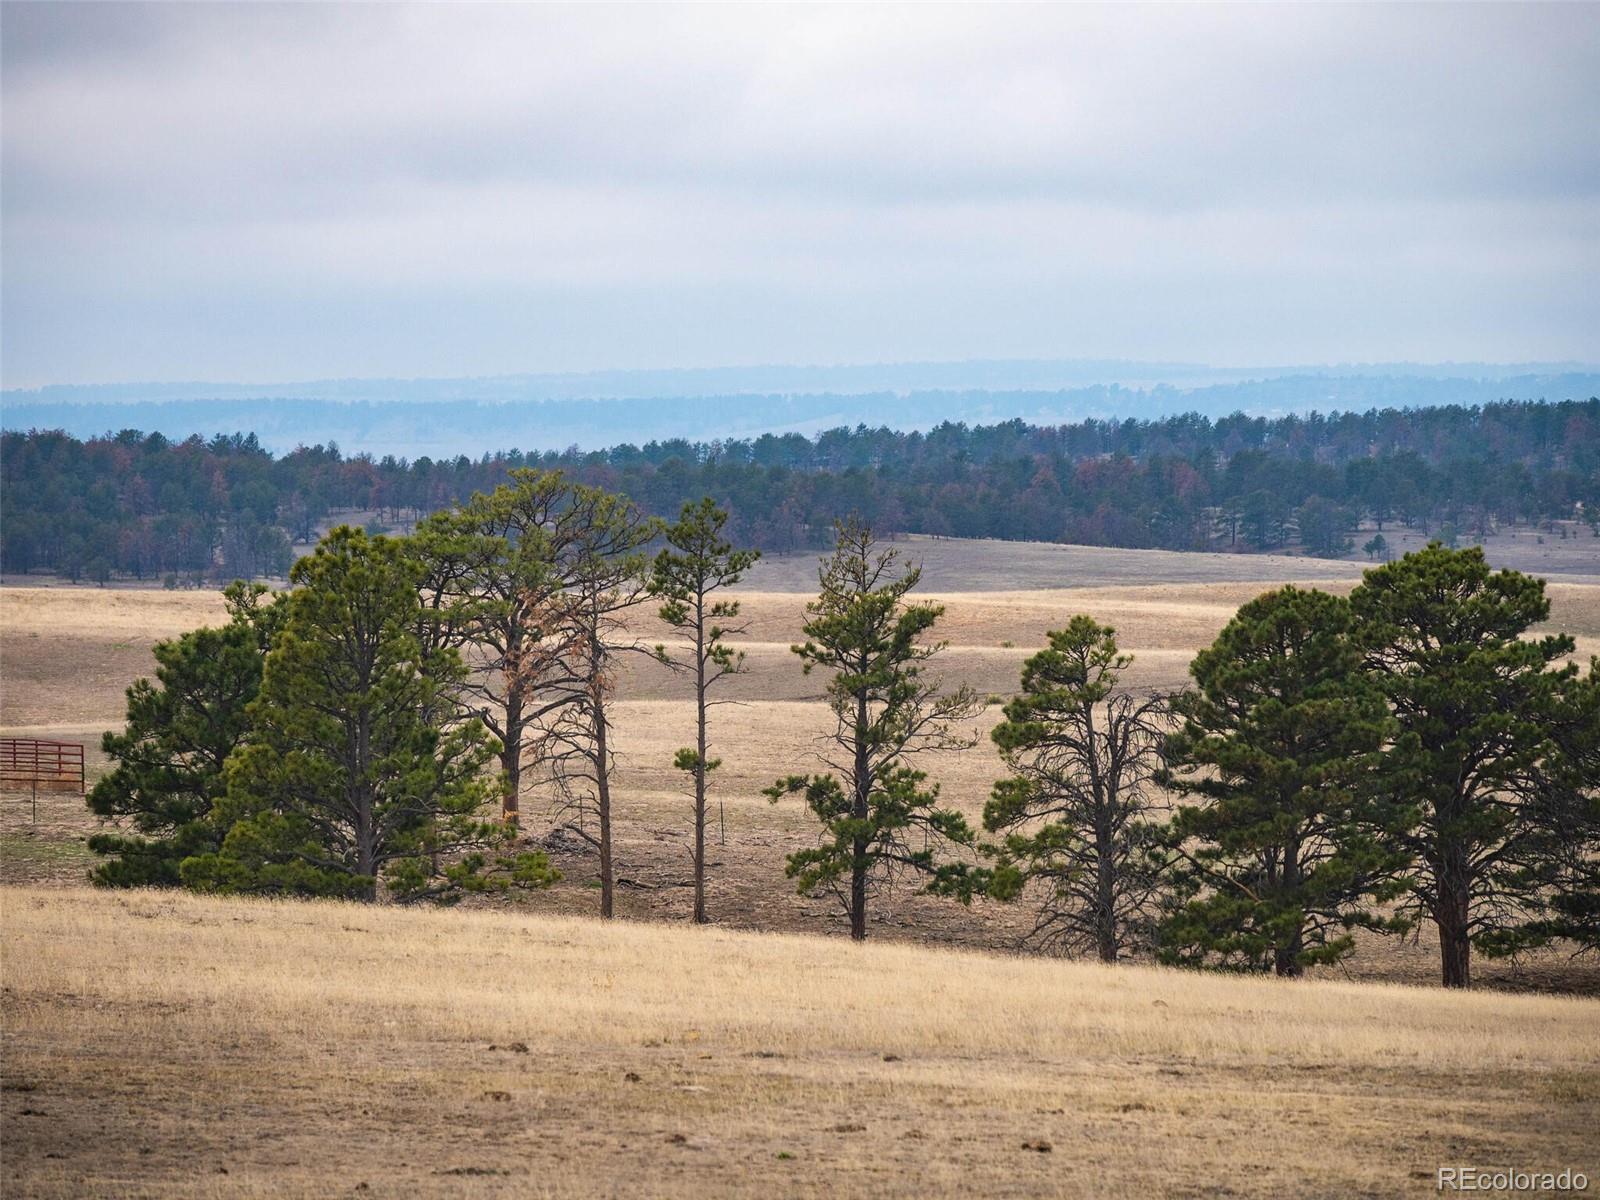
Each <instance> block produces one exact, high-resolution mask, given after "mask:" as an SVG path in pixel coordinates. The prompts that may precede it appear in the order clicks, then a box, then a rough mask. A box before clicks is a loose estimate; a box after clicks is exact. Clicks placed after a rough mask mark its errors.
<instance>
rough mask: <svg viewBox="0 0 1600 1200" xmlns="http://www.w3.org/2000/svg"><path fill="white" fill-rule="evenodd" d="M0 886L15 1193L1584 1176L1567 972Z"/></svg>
mask: <svg viewBox="0 0 1600 1200" xmlns="http://www.w3.org/2000/svg"><path fill="white" fill-rule="evenodd" d="M0 898H3V904H4V928H5V982H4V988H5V990H4V993H3V1002H4V1003H3V1015H4V1022H5V1031H6V1043H7V1053H6V1063H5V1075H4V1084H5V1090H4V1092H3V1117H4V1129H3V1144H4V1147H5V1149H4V1158H5V1166H4V1185H5V1186H4V1190H5V1193H6V1194H7V1195H8V1196H24V1195H73V1196H81V1195H119V1196H130V1195H157V1194H159V1195H163V1196H174V1195H176V1196H189V1195H194V1196H218V1195H229V1196H231V1195H266V1194H272V1195H288V1196H297V1195H298V1196H324V1195H334V1194H346V1193H349V1192H351V1191H352V1189H355V1188H356V1187H357V1185H359V1184H366V1185H368V1186H367V1188H366V1189H365V1191H364V1192H363V1193H362V1194H374V1195H454V1194H465V1193H468V1192H470V1193H471V1194H474V1195H504V1196H529V1195H542V1194H585V1195H623V1194H628V1195H635V1194H651V1195H669V1196H671V1195H696V1196H707V1195H709V1196H716V1195H731V1194H734V1193H741V1194H749V1193H759V1192H760V1191H763V1190H765V1191H767V1192H768V1193H771V1194H784V1195H791V1194H798V1195H807V1194H816V1195H830V1196H840V1195H866V1194H873V1195H876V1196H894V1195H923V1194H930V1193H931V1194H944V1193H950V1192H957V1191H961V1192H965V1193H967V1194H981V1195H1017V1196H1022V1195H1029V1196H1032V1195H1050V1194H1061V1195H1091V1194H1092V1195H1100V1196H1104V1195H1113V1196H1114V1195H1140V1196H1142V1195H1195V1194H1206V1195H1217V1194H1228V1195H1244V1196H1256V1195H1259V1196H1268V1195H1282V1194H1294V1195H1327V1196H1334V1195H1339V1196H1345V1195H1356V1194H1372V1195H1395V1194H1402V1193H1406V1192H1415V1193H1416V1194H1418V1195H1421V1194H1423V1193H1425V1192H1426V1193H1431V1192H1432V1191H1433V1184H1432V1173H1433V1171H1434V1169H1435V1167H1436V1166H1438V1165H1440V1164H1443V1163H1472V1164H1479V1165H1485V1166H1487V1165H1500V1166H1505V1165H1513V1166H1529V1167H1531V1166H1543V1165H1549V1164H1555V1165H1557V1166H1560V1165H1570V1166H1573V1167H1577V1168H1583V1169H1586V1170H1587V1171H1588V1173H1589V1175H1590V1178H1596V1177H1600V1145H1597V1144H1596V1143H1595V1141H1594V1137H1593V1132H1594V1129H1595V1128H1596V1127H1597V1124H1600V1005H1597V1004H1596V1003H1595V1002H1593V1001H1589V1000H1579V999H1570V998H1556V997H1536V996H1506V995H1491V994H1476V993H1475V994H1466V995H1460V994H1446V993H1443V992H1441V991H1438V990H1422V989H1411V988H1403V987H1391V986H1381V985H1373V984H1350V983H1343V982H1336V981H1331V980H1330V981H1320V982H1315V983H1300V984H1281V983H1277V982H1273V981H1270V980H1245V979H1234V978H1225V977H1210V976H1196V975H1192V974H1187V973H1177V972H1168V971H1161V970H1155V969H1150V968H1139V967H1124V968H1118V969H1115V970H1109V969H1105V968H1101V967H1098V966H1095V965H1089V964H1064V963H1059V962H1052V961H1042V960H1038V959H1024V958H1015V957H1001V956H990V955H980V954H974V953H967V952H954V951H940V950H931V949H927V948H919V947H910V946H903V945H872V944H869V945H868V946H866V947H864V948H861V947H853V946H851V945H849V944H847V943H846V942H844V941H843V940H842V939H838V938H831V939H824V938H814V937H800V936H782V935H773V934H748V933H734V932H728V931H720V930H693V929H689V928H685V927H679V926H662V925H643V924H635V923H617V924H613V925H606V924H602V923H599V922H597V921H592V920H587V919H578V918H569V917H556V916H540V917H528V916H522V915H516V914H505V913H491V912H437V911H423V912H411V911H401V910H394V909H370V908H361V907H356V906H348V905H336V904H291V903H268V902H254V901H251V902H245V901H233V902H228V901H215V900H203V899H198V898H194V897H187V896H181V895H157V894H148V893H146V894H132V895H128V894H122V895H115V894H104V893H94V892H90V891H86V890H63V889H50V890H32V889H6V890H5V891H4V892H0ZM1041 1141H1043V1142H1048V1143H1049V1144H1050V1146H1051V1152H1049V1153H1040V1152H1038V1151H1037V1150H1027V1149H1024V1147H1023V1143H1025V1142H1029V1143H1034V1144H1038V1143H1039V1142H1041ZM224 1172H225V1174H224Z"/></svg>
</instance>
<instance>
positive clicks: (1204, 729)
mask: <svg viewBox="0 0 1600 1200" xmlns="http://www.w3.org/2000/svg"><path fill="white" fill-rule="evenodd" d="M1352 628H1353V618H1352V614H1351V610H1350V605H1349V603H1348V602H1347V601H1345V600H1344V599H1342V598H1340V597H1337V596H1331V595H1328V594H1327V593H1325V592H1319V591H1303V590H1301V589H1300V588H1296V587H1292V586H1291V587H1285V588H1281V589H1279V590H1278V591H1274V592H1267V593H1266V594H1264V595H1262V596H1259V597H1257V598H1256V599H1255V600H1252V601H1250V603H1248V604H1246V605H1244V607H1242V608H1241V609H1240V610H1239V612H1238V614H1237V615H1236V616H1235V617H1234V618H1233V620H1232V621H1230V622H1229V623H1228V624H1227V626H1226V627H1225V628H1224V629H1223V630H1222V632H1221V633H1220V634H1219V635H1218V636H1217V639H1216V641H1215V642H1214V643H1212V645H1211V646H1210V647H1209V648H1208V649H1205V650H1202V651H1201V652H1200V653H1199V654H1198V655H1196V656H1195V660H1194V662H1193V664H1192V665H1191V666H1190V673H1191V674H1192V675H1193V676H1194V680H1195V684H1196V688H1195V690H1193V691H1190V692H1186V693H1183V694H1181V695H1179V696H1178V697H1176V698H1175V699H1174V701H1173V707H1174V709H1175V710H1176V712H1177V714H1178V715H1179V717H1180V718H1181V719H1182V721H1183V724H1182V727H1181V728H1180V729H1179V730H1177V731H1176V732H1175V733H1174V734H1172V735H1171V737H1170V738H1169V739H1168V743H1167V756H1168V761H1169V763H1170V767H1169V769H1168V770H1166V771H1164V772H1163V774H1162V777H1161V778H1162V782H1163V783H1165V784H1166V785H1167V786H1168V787H1170V788H1172V789H1173V790H1174V791H1176V792H1178V793H1179V794H1181V795H1183V796H1193V797H1198V798H1200V799H1201V800H1202V803H1200V804H1197V805H1182V806H1180V807H1179V808H1178V810H1177V812H1176V813H1175V815H1174V818H1173V822H1172V830H1171V845H1172V847H1173V849H1174V851H1175V853H1177V854H1178V855H1179V856H1180V857H1181V859H1182V860H1183V862H1184V863H1185V864H1186V865H1187V870H1183V871H1180V872H1179V873H1178V875H1177V880H1178V892H1177V903H1176V904H1175V905H1174V908H1173V911H1172V912H1171V913H1170V915H1169V916H1168V917H1167V919H1166V920H1165V921H1164V922H1163V925H1162V929H1161V951H1160V953H1161V957H1162V958H1163V959H1165V960H1166V961H1168V962H1173V963H1181V964H1185V965H1194V966H1199V965H1207V964H1215V965H1217V966H1221V967H1223V968H1225V969H1231V970H1257V971H1259V970H1272V971H1274V972H1276V973H1277V974H1278V975H1284V976H1297V975H1299V974H1301V973H1302V971H1303V970H1304V968H1305V967H1307V966H1309V965H1312V964H1315V963H1327V962H1334V961H1337V960H1338V959H1339V958H1340V957H1342V956H1343V955H1345V954H1346V953H1348V952H1349V950H1350V949H1351V945H1352V939H1351V937H1350V930H1352V929H1354V928H1356V927H1358V926H1364V927H1367V928H1373V929H1381V930H1391V929H1396V928H1398V927H1399V926H1398V925H1397V924H1396V923H1395V921H1394V920H1393V919H1387V918H1385V917H1383V916H1382V915H1380V913H1379V912H1378V911H1377V909H1376V907H1375V906H1376V905H1377V904H1380V903H1382V902H1383V901H1386V900H1389V899H1392V898H1394V897H1395V896H1396V895H1398V894H1399V893H1400V891H1401V889H1402V886H1403V885H1402V883H1401V882H1400V881H1399V872H1400V870H1401V869H1402V868H1403V867H1404V866H1405V861H1406V859H1405V856H1404V855H1403V854H1400V853H1397V851H1396V850H1395V849H1394V837H1395V835H1396V833H1397V832H1398V831H1399V830H1400V829H1401V828H1403V827H1404V825H1405V823H1406V821H1407V820H1408V819H1409V814H1408V813H1407V812H1406V811H1405V810H1404V809H1403V808H1402V807H1400V806H1399V805H1397V804H1395V803H1393V802H1392V801H1390V800H1389V799H1387V798H1386V797H1385V796H1383V795H1381V794H1380V793H1379V791H1378V789H1377V788H1376V787H1375V786H1374V779H1375V773H1376V768H1377V763H1378V751H1379V748H1380V747H1381V746H1382V745H1383V743H1384V740H1385V738H1386V736H1387V735H1388V733H1389V732H1390V730H1391V728H1392V722H1391V721H1390V719H1389V716H1388V712H1387V710H1386V708H1385V705H1384V702H1383V697H1382V695H1381V694H1380V693H1379V692H1378V691H1377V689H1376V688H1375V687H1374V686H1373V685H1372V682H1371V681H1370V679H1369V678H1368V677H1367V676H1366V674H1365V673H1364V672H1363V671H1362V657H1361V649H1360V647H1359V646H1358V645H1357V644H1356V642H1355V641H1354V640H1353V638H1352Z"/></svg>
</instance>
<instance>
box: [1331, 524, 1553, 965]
mask: <svg viewBox="0 0 1600 1200" xmlns="http://www.w3.org/2000/svg"><path fill="white" fill-rule="evenodd" d="M1350 601H1351V604H1352V606H1353V609H1354V612H1355V615H1356V618H1357V620H1358V622H1359V623H1360V628H1361V631H1362V638H1363V642H1364V644H1365V646H1366V648H1367V665H1368V667H1369V669H1370V673H1371V678H1372V679H1373V680H1374V682H1375V683H1376V684H1377V686H1378V687H1379V688H1380V689H1381V690H1382V693H1383V695H1384V696H1385V697H1386V698H1387V700H1388V702H1389V705H1390V708H1391V709H1392V710H1393V713H1394V717H1395V719H1396V721H1397V722H1398V727H1399V728H1398V733H1397V735H1396V736H1395V738H1394V739H1393V742H1392V744H1391V745H1390V746H1389V748H1388V750H1387V751H1386V753H1385V755H1384V773H1385V777H1386V781H1387V786H1388V787H1389V788H1390V789H1391V790H1392V791H1394V792H1395V793H1396V794H1399V795H1403V796H1406V797H1407V798H1409V799H1410V800H1411V802H1412V803H1413V804H1414V805H1415V806H1416V809H1417V820H1416V822H1415V823H1414V824H1413V825H1412V827H1411V828H1410V829H1409V830H1408V831H1407V832H1406V833H1405V835H1404V837H1403V838H1402V840H1401V845H1402V846H1403V847H1404V849H1405V851H1406V852H1407V854H1408V855H1410V856H1411V857H1412V858H1413V859H1414V860H1415V863H1416V866H1415V869H1414V870H1413V872H1412V882H1411V889H1410V902H1411V907H1412V908H1414V909H1415V910H1417V911H1418V912H1420V913H1421V914H1423V915H1426V916H1427V917H1429V918H1431V919H1432V920H1433V922H1434V924H1435V925H1436V926H1437V927H1438V930H1439V949H1440V968H1441V973H1442V975H1443V978H1444V984H1445V986H1446V987H1468V986H1470V985H1471V982H1472V948H1473V946H1475V945H1476V946H1477V947H1478V948H1480V949H1482V950H1483V951H1485V952H1486V953H1491V954H1493V953H1507V952H1511V951H1514V950H1516V949H1518V948H1520V946H1521V945H1522V944H1523V940H1522V938H1521V937H1520V936H1518V934H1517V932H1516V931H1517V928H1518V926H1520V925H1522V924H1524V923H1525V922H1526V921H1527V920H1528V918H1529V917H1530V916H1531V915H1532V914H1533V913H1535V912H1536V911H1537V909H1538V908H1539V906H1540V904H1541V900H1540V897H1541V896H1542V894H1543V893H1544V891H1545V890H1546V889H1547V888H1548V887H1549V886H1550V884H1551V883H1552V882H1553V881H1554V877H1555V874H1556V870H1557V864H1558V862H1559V858H1560V837H1559V834H1558V833H1557V831H1555V830H1553V829H1552V828H1551V826H1550V824H1549V822H1548V821H1546V820H1545V819H1543V816H1542V814H1543V813H1544V812H1545V811H1547V808H1548V805H1549V803H1550V802H1551V799H1552V797H1553V795H1554V794H1555V793H1557V792H1559V790H1560V789H1561V787H1562V772H1563V770H1564V764H1565V762H1566V760H1565V758H1564V756H1563V751H1562V744H1561V730H1562V728H1563V723H1564V712H1565V711H1566V701H1565V700H1564V696H1565V694H1566V693H1567V692H1568V691H1569V690H1570V689H1571V688H1572V687H1573V686H1574V685H1575V684H1576V682H1577V668H1576V667H1575V666H1570V665H1568V666H1558V665H1557V664H1559V663H1561V662H1562V660H1564V659H1565V658H1566V657H1567V656H1568V655H1569V654H1571V653H1572V650H1573V640H1572V639H1571V638H1570V637H1567V636H1565V635H1548V636H1546V637H1542V638H1538V639H1532V638H1526V637H1524V636H1523V635H1524V634H1526V633H1527V632H1528V630H1529V629H1531V628H1532V627H1533V626H1534V625H1536V624H1538V623H1539V622H1541V621H1543V620H1545V619H1546V618H1547V617H1548V616H1549V615H1550V601H1549V600H1548V599H1547V598H1546V597H1545V594H1544V581H1543V580H1542V579H1534V578H1532V577H1530V576H1527V575H1524V574H1522V573H1520V572H1518V571H1491V570H1490V569H1489V566H1488V563H1487V562H1485V560H1484V556H1483V550H1482V549H1481V548H1480V547H1477V546H1473V547H1469V548H1467V549H1464V550H1451V549H1447V548H1446V547H1444V546H1442V545H1440V544H1439V543H1438V542H1434V543H1432V544H1431V545H1429V546H1428V547H1427V548H1426V549H1424V550H1420V551H1417V552H1415V553H1412V554H1407V555H1406V556H1405V557H1404V558H1401V559H1399V560H1398V561H1395V562H1391V563H1387V564H1385V565H1384V566H1381V567H1375V568H1373V569H1372V570H1369V571H1367V572H1366V575H1365V578H1364V581H1363V582H1362V584H1361V586H1360V587H1358V588H1357V589H1356V590H1355V592H1354V593H1352V595H1351V597H1350Z"/></svg>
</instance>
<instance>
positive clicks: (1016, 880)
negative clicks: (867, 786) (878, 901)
mask: <svg viewBox="0 0 1600 1200" xmlns="http://www.w3.org/2000/svg"><path fill="white" fill-rule="evenodd" d="M1049 640H1050V645H1049V646H1048V647H1047V648H1046V649H1044V650H1041V651H1040V652H1039V653H1037V654H1035V655H1033V656H1032V657H1031V658H1029V659H1028V661H1027V662H1026V663H1024V664H1023V667H1022V691H1021V693H1020V694H1019V695H1018V696H1017V697H1016V698H1015V699H1013V700H1012V701H1011V702H1010V703H1009V704H1007V705H1006V707H1005V720H1004V721H1002V722H1001V723H1000V724H999V725H996V726H995V728H994V732H993V733H992V734H991V735H990V736H991V737H992V738H993V739H994V743H995V745H996V746H998V747H999V748H1000V757H1001V759H1002V760H1003V761H1004V762H1005V764H1006V766H1007V767H1009V768H1010V769H1011V770H1012V771H1013V772H1014V773H1013V774H1012V775H1011V776H1010V777H1008V778H1006V779H1002V780H1000V781H999V782H998V783H996V784H995V786H994V794H993V796H992V797H991V799H990V800H989V803H988V804H987V805H985V806H984V810H983V824H984V828H985V829H987V830H988V831H989V832H991V833H1005V834H1006V835H1007V836H1006V837H1005V839H1004V841H1003V842H1002V843H1001V844H1000V845H999V846H998V847H996V848H995V849H996V852H997V854H998V860H999V861H998V864H997V866H996V867H995V869H994V873H993V876H992V877H991V879H990V880H989V883H988V887H987V890H988V893H989V894H990V895H991V896H994V897H997V898H999V899H1009V898H1012V897H1014V896H1015V895H1017V894H1019V892H1020V891H1021V890H1022V889H1023V888H1024V887H1025V886H1027V885H1028V884H1033V885H1034V886H1035V887H1036V888H1037V889H1039V890H1040V891H1041V892H1042V902H1041V904H1040V908H1039V917H1038V921H1037V922H1036V924H1035V926H1034V930H1033V934H1034V936H1035V937H1036V938H1037V939H1039V940H1040V941H1041V942H1043V943H1045V944H1050V945H1057V946H1060V947H1061V948H1062V949H1064V950H1067V951H1071V952H1082V951H1090V952H1093V953H1094V954H1096V955H1097V956H1098V957H1099V958H1100V960H1101V961H1102V962H1116V961H1117V959H1118V958H1119V957H1120V956H1121V955H1122V954H1124V953H1126V952H1127V951H1128V950H1129V949H1131V948H1132V947H1133V946H1134V945H1136V944H1139V943H1142V942H1144V941H1145V940H1146V939H1147V938H1148V936H1149V929H1148V925H1149V918H1150V914H1151V911H1152V908H1153V904H1154V900H1155V897H1156V895H1157V892H1158V889H1159V887H1160V883H1161V872H1160V871H1159V869H1158V865H1159V864H1158V861H1157V860H1156V859H1155V857H1154V856H1153V854H1152V852H1153V851H1154V850H1155V849H1156V843H1157V840H1158V839H1157V837H1156V834H1155V830H1154V827H1153V825H1152V823H1151V821H1150V820H1149V804H1150V797H1149V788H1148V785H1149V783H1150V780H1151V778H1152V777H1153V775H1154V774H1155V772H1156V770H1157V768H1158V767H1159V765H1160V749H1161V739H1162V736H1163V733H1164V731H1165V728H1166V726H1167V724H1168V722H1167V719H1166V702H1165V700H1164V699H1163V698H1162V697H1160V696H1154V695H1143V696H1141V695H1136V694H1134V693H1132V692H1128V691H1124V690H1119V689H1118V686H1117V685H1118V682H1119V677H1120V676H1121V674H1122V672H1123V671H1124V670H1126V669H1127V667H1128V664H1129V663H1131V662H1132V661H1133V660H1132V658H1131V656H1129V655H1125V654H1121V653H1119V652H1118V650H1117V641H1116V632H1115V631H1114V630H1113V629H1111V628H1110V627H1108V626H1105V625H1100V624H1098V623H1097V622H1096V621H1094V620H1093V619H1092V618H1090V617H1087V616H1076V617H1074V618H1073V619H1072V621H1071V622H1070V623H1069V624H1068V625H1067V627H1066V628H1065V629H1059V630H1056V631H1054V632H1052V633H1051V634H1050V635H1049Z"/></svg>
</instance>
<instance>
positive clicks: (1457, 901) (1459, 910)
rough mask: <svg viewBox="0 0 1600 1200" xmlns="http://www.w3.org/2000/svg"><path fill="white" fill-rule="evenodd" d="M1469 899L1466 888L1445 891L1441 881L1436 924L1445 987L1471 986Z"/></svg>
mask: <svg viewBox="0 0 1600 1200" xmlns="http://www.w3.org/2000/svg"><path fill="white" fill-rule="evenodd" d="M1469 908H1470V905H1469V898H1468V895H1467V889H1466V888H1465V887H1463V886H1451V887H1446V886H1445V881H1444V880H1442V879H1441V880H1440V881H1439V899H1438V902H1437V903H1436V904H1435V905H1434V910H1433V920H1434V924H1436V925H1437V926H1438V927H1439V960H1440V967H1441V974H1442V975H1443V978H1444V986H1445V987H1447V988H1465V987H1471V986H1472V941H1471V939H1470V937H1469V936H1468V929H1469V926H1468V919H1469Z"/></svg>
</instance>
